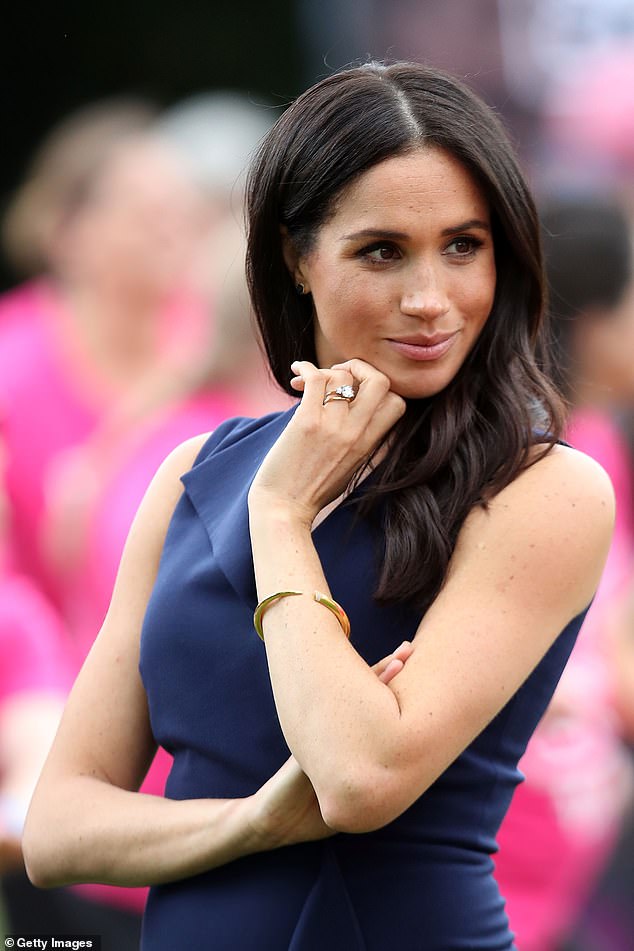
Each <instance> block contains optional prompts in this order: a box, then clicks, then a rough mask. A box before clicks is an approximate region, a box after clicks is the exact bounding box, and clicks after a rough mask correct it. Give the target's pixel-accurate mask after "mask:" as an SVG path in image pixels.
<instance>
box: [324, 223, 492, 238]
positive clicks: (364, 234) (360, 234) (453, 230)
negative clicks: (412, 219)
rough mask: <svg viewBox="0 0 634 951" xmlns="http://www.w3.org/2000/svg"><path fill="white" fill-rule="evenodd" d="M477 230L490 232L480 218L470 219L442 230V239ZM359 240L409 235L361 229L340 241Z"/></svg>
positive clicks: (383, 230) (380, 229)
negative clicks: (461, 232)
mask: <svg viewBox="0 0 634 951" xmlns="http://www.w3.org/2000/svg"><path fill="white" fill-rule="evenodd" d="M473 229H478V230H480V231H486V232H490V231H491V226H490V225H489V224H488V223H487V222H486V221H482V220H481V219H480V218H470V219H469V221H463V222H461V223H460V224H458V225H452V226H451V227H450V228H443V230H442V231H441V235H442V237H449V236H450V235H452V234H458V233H459V232H460V231H471V230H473ZM360 238H391V239H392V240H394V241H405V240H407V238H409V235H408V234H406V232H404V231H390V230H385V229H383V228H363V229H362V230H361V231H355V232H353V233H352V234H344V236H343V238H342V239H341V240H342V241H358V240H359V239H360Z"/></svg>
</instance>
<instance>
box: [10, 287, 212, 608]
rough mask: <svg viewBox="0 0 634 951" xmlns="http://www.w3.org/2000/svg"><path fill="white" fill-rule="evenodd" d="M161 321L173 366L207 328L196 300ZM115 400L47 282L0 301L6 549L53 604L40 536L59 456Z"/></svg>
mask: <svg viewBox="0 0 634 951" xmlns="http://www.w3.org/2000/svg"><path fill="white" fill-rule="evenodd" d="M158 319H159V320H160V322H161V324H160V327H161V340H162V350H163V352H164V353H165V354H166V355H169V359H170V361H171V362H170V365H175V364H177V363H182V362H183V361H184V360H185V359H186V357H187V356H191V354H192V352H199V350H200V346H201V343H202V340H203V322H204V323H205V324H206V323H207V316H206V314H205V312H204V309H203V307H202V306H201V304H200V302H197V301H196V300H195V299H194V298H193V297H192V296H191V295H189V294H187V293H185V292H182V293H180V292H179V293H178V294H174V295H173V296H172V297H171V298H170V299H169V300H168V301H166V304H165V308H164V310H163V311H162V312H161V314H160V315H159V317H158ZM177 340H178V346H176V341H177ZM120 397H121V393H120V392H118V391H113V390H112V389H110V388H109V387H108V386H106V385H105V383H104V381H103V380H100V378H99V375H98V374H96V373H95V371H94V369H93V368H92V367H91V366H89V365H88V364H87V363H86V360H85V357H84V356H83V355H82V354H81V353H80V351H79V348H78V347H77V346H76V345H75V343H74V335H73V330H72V326H70V324H69V317H68V314H67V312H66V311H65V309H64V306H63V304H62V301H61V298H60V296H59V294H58V293H57V291H56V289H55V287H54V286H53V285H52V283H50V282H49V281H47V280H45V279H41V280H37V281H31V282H28V283H26V284H23V285H22V286H21V287H19V288H16V289H15V290H13V291H11V292H9V293H8V294H5V295H3V297H2V298H0V436H1V438H2V439H3V440H4V442H5V446H6V450H7V472H6V487H7V493H8V496H9V502H10V505H11V510H12V524H11V539H10V545H11V549H12V551H13V557H14V559H15V564H16V566H17V567H18V568H19V569H20V570H22V571H25V572H26V573H27V574H29V575H30V576H32V577H33V578H34V579H35V580H36V581H37V583H38V584H39V585H40V586H41V587H42V589H43V590H44V591H45V592H46V593H47V595H48V596H49V597H51V598H52V600H53V601H56V600H57V592H56V588H55V579H54V577H53V576H52V574H51V571H50V567H49V565H48V564H47V561H48V559H47V555H46V551H45V544H46V543H45V539H44V537H43V532H42V522H43V519H44V517H45V513H46V508H47V504H48V503H47V495H48V493H49V491H50V490H51V489H50V486H51V483H52V482H54V481H55V480H56V479H57V477H58V475H57V468H58V466H59V465H62V466H63V464H64V462H63V460H64V454H65V453H66V452H67V451H68V450H72V449H74V448H75V447H77V446H79V445H81V444H82V443H83V442H85V440H86V439H87V438H88V437H89V436H91V435H92V433H93V432H94V431H95V430H96V428H97V427H98V426H100V425H101V424H102V423H103V422H104V420H105V418H106V417H107V414H108V413H109V412H111V411H112V410H113V408H114V406H115V405H116V403H117V401H118V400H119V399H120ZM78 490H79V487H78Z"/></svg>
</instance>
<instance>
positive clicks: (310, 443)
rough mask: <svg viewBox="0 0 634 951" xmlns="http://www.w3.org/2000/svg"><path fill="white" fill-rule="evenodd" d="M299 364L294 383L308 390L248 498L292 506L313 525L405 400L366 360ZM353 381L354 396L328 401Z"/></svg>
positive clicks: (377, 442)
mask: <svg viewBox="0 0 634 951" xmlns="http://www.w3.org/2000/svg"><path fill="white" fill-rule="evenodd" d="M293 370H294V372H295V373H296V376H295V377H293V379H292V380H291V384H292V386H293V387H294V388H295V389H296V390H299V391H303V397H302V401H301V403H300V405H299V407H298V409H297V411H296V413H295V414H294V416H293V418H292V420H291V421H290V423H289V424H288V426H287V427H286V429H285V430H284V432H283V433H282V435H281V436H280V438H279V439H278V440H277V442H276V443H275V445H274V446H273V447H272V449H271V450H270V452H269V453H268V455H267V456H266V458H265V460H264V462H263V463H262V466H261V467H260V469H259V471H258V473H257V475H256V477H255V479H254V481H253V484H252V486H251V490H250V493H249V504H250V507H251V508H252V509H253V507H254V506H260V507H261V508H262V510H263V511H267V510H268V509H270V506H271V505H273V506H274V507H279V506H281V507H283V508H290V509H291V510H292V511H293V513H294V514H295V515H296V516H297V517H298V518H299V519H300V520H301V521H302V522H304V523H305V524H307V525H308V526H310V525H311V524H312V522H313V519H314V518H315V516H316V515H317V513H318V512H319V511H320V510H321V509H322V508H323V507H324V506H325V505H327V504H328V503H329V502H331V501H332V500H333V499H336V498H337V497H338V496H339V495H340V494H341V493H342V492H344V491H345V489H346V488H347V486H348V484H349V481H350V478H351V476H352V475H353V473H354V472H355V471H356V470H357V468H358V467H359V465H360V464H361V463H363V461H364V460H366V459H368V458H369V456H370V455H371V454H372V452H373V451H374V450H375V449H376V448H377V447H378V446H379V445H380V444H381V443H382V442H383V440H384V439H385V437H386V435H387V433H388V432H389V431H390V429H391V428H392V426H393V425H394V424H395V423H396V422H397V420H398V419H399V418H400V416H402V414H403V413H404V412H405V401H404V400H403V399H402V398H401V397H400V396H398V395H397V394H396V393H393V392H392V391H391V390H390V381H389V379H388V378H387V377H386V376H385V375H384V374H383V373H380V372H379V371H378V370H376V369H375V368H374V367H372V366H370V364H369V363H365V362H364V361H363V360H349V361H347V362H346V363H340V364H336V365H335V366H332V367H330V368H329V369H318V368H317V367H316V366H314V365H313V364H312V363H309V362H307V361H304V362H298V363H294V364H293ZM346 384H347V385H351V386H353V387H354V389H355V391H356V395H355V398H354V400H352V401H351V402H348V401H346V400H335V401H331V402H329V403H327V404H326V405H325V406H324V405H323V401H324V395H325V394H326V393H327V392H329V391H330V390H334V389H336V388H337V387H339V386H342V385H346Z"/></svg>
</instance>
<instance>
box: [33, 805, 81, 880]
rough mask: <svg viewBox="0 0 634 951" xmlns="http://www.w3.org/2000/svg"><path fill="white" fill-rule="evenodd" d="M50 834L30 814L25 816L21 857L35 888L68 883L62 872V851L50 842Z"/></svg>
mask: <svg viewBox="0 0 634 951" xmlns="http://www.w3.org/2000/svg"><path fill="white" fill-rule="evenodd" d="M51 838H52V836H51V835H50V833H49V834H47V831H46V829H45V828H42V826H41V824H40V823H39V822H37V821H36V820H35V819H34V818H33V817H32V816H27V821H26V824H25V826H24V832H23V835H22V858H23V860H24V868H25V870H26V874H27V876H28V878H29V881H30V882H31V884H32V885H34V886H35V887H36V888H56V887H58V886H59V885H68V884H70V881H68V880H66V879H65V878H64V876H63V873H62V862H61V857H62V853H61V851H60V850H59V849H57V848H55V847H54V845H53V843H52V842H51Z"/></svg>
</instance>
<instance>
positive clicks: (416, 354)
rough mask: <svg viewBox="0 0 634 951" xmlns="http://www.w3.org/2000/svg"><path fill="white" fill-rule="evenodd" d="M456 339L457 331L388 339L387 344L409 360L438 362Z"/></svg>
mask: <svg viewBox="0 0 634 951" xmlns="http://www.w3.org/2000/svg"><path fill="white" fill-rule="evenodd" d="M457 337H458V331H457V330H454V331H453V332H452V333H439V334H433V335H432V336H430V337H423V336H419V335H417V336H412V337H400V338H398V339H390V340H388V343H389V344H390V346H391V347H393V348H394V349H395V350H397V351H398V352H399V353H400V354H402V355H403V356H404V357H408V358H409V359H410V360H438V359H439V358H440V357H442V356H444V355H445V354H446V353H447V351H448V350H450V349H451V347H452V346H453V344H454V342H455V340H456V339H457Z"/></svg>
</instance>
